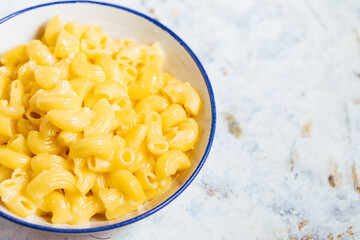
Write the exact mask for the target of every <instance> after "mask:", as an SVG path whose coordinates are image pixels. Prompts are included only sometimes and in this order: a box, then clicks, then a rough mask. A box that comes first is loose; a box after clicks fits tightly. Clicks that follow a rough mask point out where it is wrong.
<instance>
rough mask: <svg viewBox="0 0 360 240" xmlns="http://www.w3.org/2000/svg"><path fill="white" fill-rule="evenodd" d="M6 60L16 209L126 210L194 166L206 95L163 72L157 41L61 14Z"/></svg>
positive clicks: (1, 127)
mask: <svg viewBox="0 0 360 240" xmlns="http://www.w3.org/2000/svg"><path fill="white" fill-rule="evenodd" d="M0 63H1V64H0V198H1V201H2V203H3V204H4V205H5V206H6V207H7V208H8V209H9V210H10V211H12V212H14V213H15V214H17V215H19V216H21V217H27V216H31V215H35V214H37V215H41V216H43V217H44V219H47V220H48V221H50V222H52V223H53V224H73V225H77V224H86V223H88V222H89V221H90V220H91V219H92V217H93V216H94V215H96V214H102V215H103V216H104V217H106V218H107V219H108V220H112V219H116V218H120V217H123V216H125V215H127V214H129V213H131V212H133V211H136V210H137V209H138V208H139V207H140V206H141V205H142V204H144V203H145V202H146V201H150V200H152V199H154V198H156V197H158V196H160V195H161V194H162V193H164V192H165V191H166V190H167V189H168V187H169V185H170V184H171V180H172V176H173V175H175V174H177V173H178V172H179V171H184V170H186V169H188V168H190V166H191V160H190V159H189V158H188V156H187V151H189V150H191V149H193V148H194V146H195V144H196V142H197V141H198V138H199V127H198V124H197V122H196V121H195V120H194V117H195V116H196V115H197V114H198V113H199V110H200V105H201V100H200V96H199V94H198V93H197V91H196V90H195V89H194V88H193V87H191V85H190V84H189V83H183V82H181V81H179V80H177V79H176V78H175V77H173V76H171V75H170V74H168V73H166V72H164V71H163V66H164V63H165V54H164V51H163V50H162V48H161V46H160V44H159V43H153V44H151V45H145V44H140V43H136V42H133V41H131V40H128V39H121V40H113V39H112V38H110V37H109V36H108V35H106V34H105V33H104V32H103V30H102V29H101V27H99V26H96V25H81V24H78V23H75V22H68V23H66V24H63V23H62V22H61V20H60V18H59V16H55V17H54V18H53V19H52V20H51V21H50V22H49V23H48V25H47V27H46V29H45V33H44V35H43V36H42V38H41V40H33V41H31V42H30V43H27V44H24V45H20V46H16V47H13V48H12V49H10V50H8V51H7V52H5V53H3V54H2V55H1V58H0ZM49 216H51V217H49Z"/></svg>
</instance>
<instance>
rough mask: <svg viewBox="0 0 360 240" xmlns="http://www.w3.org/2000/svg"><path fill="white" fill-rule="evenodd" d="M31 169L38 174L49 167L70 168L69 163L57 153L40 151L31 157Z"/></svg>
mask: <svg viewBox="0 0 360 240" xmlns="http://www.w3.org/2000/svg"><path fill="white" fill-rule="evenodd" d="M31 169H32V170H33V171H34V173H35V174H39V173H41V172H42V171H45V170H50V169H62V170H70V164H69V162H68V161H67V160H65V159H64V158H62V157H60V156H59V155H54V154H47V153H40V154H38V155H36V156H35V157H33V158H32V159H31Z"/></svg>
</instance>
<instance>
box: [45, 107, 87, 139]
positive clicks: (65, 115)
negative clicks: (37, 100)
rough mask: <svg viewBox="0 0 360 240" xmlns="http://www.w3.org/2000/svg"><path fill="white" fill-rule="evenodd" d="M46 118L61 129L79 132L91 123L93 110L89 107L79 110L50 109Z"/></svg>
mask: <svg viewBox="0 0 360 240" xmlns="http://www.w3.org/2000/svg"><path fill="white" fill-rule="evenodd" d="M46 118H47V119H48V120H49V121H50V122H51V123H52V124H53V125H54V126H56V127H58V128H59V129H61V130H64V131H67V132H74V133H77V132H81V131H83V130H84V129H85V128H86V127H88V126H89V125H90V123H91V121H92V119H93V112H92V111H91V110H90V109H89V108H87V107H84V108H81V109H79V110H50V111H49V112H48V113H47V114H46Z"/></svg>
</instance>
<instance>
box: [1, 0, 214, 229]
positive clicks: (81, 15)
mask: <svg viewBox="0 0 360 240" xmlns="http://www.w3.org/2000/svg"><path fill="white" fill-rule="evenodd" d="M56 14H58V15H59V16H60V18H61V20H62V21H63V22H67V21H77V22H79V23H82V24H97V25H100V26H101V27H102V28H103V29H104V32H105V33H107V34H109V35H110V36H111V37H112V38H114V39H117V38H129V39H133V40H135V41H138V42H141V43H147V44H150V43H153V42H155V41H158V42H159V43H160V44H161V45H162V46H163V48H164V50H165V53H166V65H165V70H166V71H167V72H169V73H170V74H172V75H174V76H175V77H177V78H178V79H179V80H181V81H185V82H190V84H191V85H192V86H193V87H194V88H195V89H196V90H197V91H198V92H199V93H200V96H201V99H202V108H201V111H200V114H199V116H198V117H197V119H196V120H197V121H198V123H199V126H200V141H199V142H198V144H197V145H196V147H195V149H194V150H192V151H191V152H190V153H189V155H190V158H191V160H192V162H193V165H192V167H191V169H190V170H188V171H185V172H183V173H182V174H180V175H179V176H177V177H176V178H175V179H174V180H173V183H172V184H171V187H170V188H169V189H168V191H167V192H165V194H163V195H162V196H160V197H159V198H157V199H154V200H153V201H151V202H147V203H145V204H144V206H143V207H142V208H141V209H140V210H138V211H137V212H134V213H132V214H130V215H128V216H125V217H123V218H120V219H117V220H112V221H92V222H90V223H89V224H87V225H84V226H70V225H52V224H50V223H48V222H46V221H44V220H43V219H41V218H38V217H28V218H26V219H24V218H20V217H18V216H16V215H14V214H13V213H11V212H10V211H8V210H7V209H6V208H4V207H3V206H0V211H1V212H3V213H5V214H6V215H9V216H11V217H12V218H14V219H18V220H22V221H25V222H28V223H32V224H36V225H40V226H43V227H45V229H46V228H47V227H51V228H59V229H90V228H98V227H104V226H109V225H112V224H116V223H121V222H124V221H126V220H129V219H133V218H135V217H137V216H140V215H141V214H143V213H145V212H148V211H149V210H151V209H154V208H156V207H157V206H159V205H160V204H161V203H163V202H164V201H166V200H167V201H169V198H170V197H171V196H173V195H174V194H175V193H176V192H177V191H178V190H179V189H181V187H182V186H183V185H184V184H185V183H186V181H188V179H189V178H191V176H192V175H193V173H194V172H195V171H196V169H197V168H198V166H199V163H200V162H201V160H202V158H203V156H204V154H205V152H206V148H207V145H208V143H209V141H210V140H209V139H210V135H211V128H212V121H213V119H212V108H211V99H210V95H209V90H208V86H207V85H206V82H205V81H204V77H203V75H202V72H201V71H200V69H199V67H198V65H197V63H196V62H195V61H194V59H193V58H192V57H191V56H190V54H189V53H188V51H187V50H186V49H185V48H184V46H182V45H181V44H180V42H179V41H178V40H177V39H176V38H175V37H174V36H172V35H171V34H170V33H169V32H167V31H166V30H164V29H163V28H162V27H160V26H158V25H156V24H154V23H153V22H151V21H149V20H148V19H146V18H144V17H143V16H139V15H137V14H134V13H132V12H129V11H127V10H126V9H122V8H116V7H113V6H108V5H101V4H94V3H84V2H83V3H76V2H73V3H62V4H52V5H46V6H42V7H37V8H33V9H31V10H28V11H24V12H22V13H21V14H18V15H16V16H15V17H13V18H10V19H8V20H7V21H4V22H2V23H1V24H0V34H1V35H2V36H3V37H2V39H1V45H0V54H2V53H4V51H6V50H8V49H10V48H11V47H14V46H16V45H19V44H24V43H27V42H29V41H31V40H32V39H34V38H39V36H41V34H42V33H43V31H44V27H45V25H46V24H47V22H48V21H49V20H50V19H51V18H52V17H54V16H55V15H56ZM213 110H214V109H213ZM5 217H8V216H5ZM35 227H36V226H35ZM48 230H49V229H48Z"/></svg>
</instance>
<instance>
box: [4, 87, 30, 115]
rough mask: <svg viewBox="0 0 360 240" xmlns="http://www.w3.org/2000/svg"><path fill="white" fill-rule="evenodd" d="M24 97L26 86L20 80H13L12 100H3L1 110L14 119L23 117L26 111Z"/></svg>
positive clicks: (11, 88)
mask: <svg viewBox="0 0 360 240" xmlns="http://www.w3.org/2000/svg"><path fill="white" fill-rule="evenodd" d="M23 97H24V88H23V85H22V83H21V82H20V80H14V81H12V82H11V84H10V101H9V103H8V101H7V100H1V101H0V111H1V112H2V113H3V114H4V115H6V116H8V117H10V118H12V119H19V118H21V117H22V115H23V114H24V112H25V108H24V106H23V101H22V99H23Z"/></svg>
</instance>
